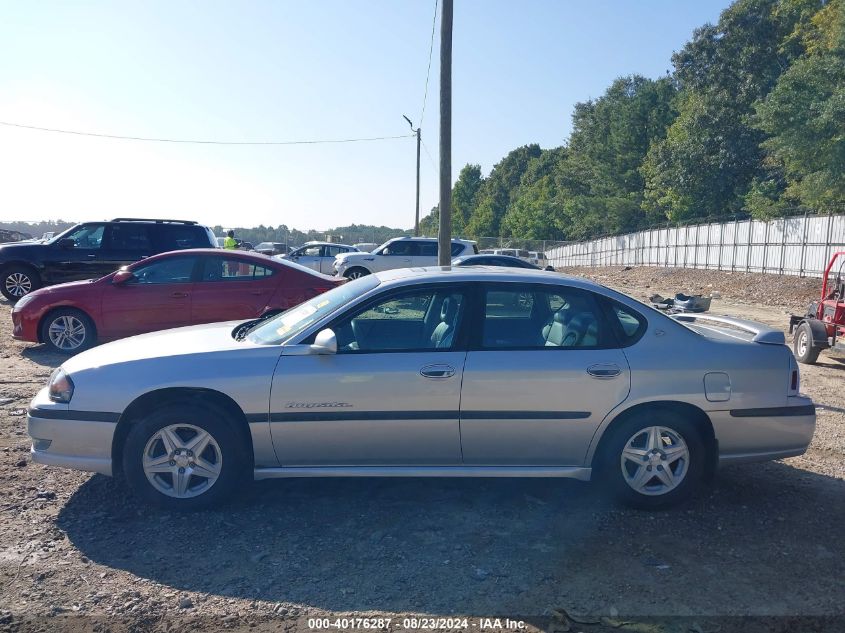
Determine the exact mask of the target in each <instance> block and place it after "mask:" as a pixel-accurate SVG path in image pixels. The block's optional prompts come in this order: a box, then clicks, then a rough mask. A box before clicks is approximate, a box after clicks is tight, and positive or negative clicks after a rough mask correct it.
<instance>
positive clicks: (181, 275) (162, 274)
mask: <svg viewBox="0 0 845 633" xmlns="http://www.w3.org/2000/svg"><path fill="white" fill-rule="evenodd" d="M196 261H197V259H196V257H168V258H167V259H162V260H159V261H155V262H150V263H149V264H146V265H144V266H139V267H138V268H134V269H133V270H132V274H133V275H134V277H133V278H132V279H131V280H130V281H129V283H131V284H139V285H149V284H178V283H189V282H190V281H191V276H192V274H193V271H194V264H196Z"/></svg>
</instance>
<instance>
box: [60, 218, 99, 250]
mask: <svg viewBox="0 0 845 633" xmlns="http://www.w3.org/2000/svg"><path fill="white" fill-rule="evenodd" d="M105 228H106V227H105V225H104V224H86V225H84V226H80V227H79V228H78V229H76V230H75V231H72V232H71V233H68V234H67V235H65V236H64V238H63V239H70V240H73V247H74V248H85V249H94V248H100V246H102V243H103V232H104V231H105Z"/></svg>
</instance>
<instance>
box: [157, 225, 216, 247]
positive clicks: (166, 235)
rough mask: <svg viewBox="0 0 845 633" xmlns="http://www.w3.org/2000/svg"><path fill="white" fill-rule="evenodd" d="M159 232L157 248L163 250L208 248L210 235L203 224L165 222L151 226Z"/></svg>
mask: <svg viewBox="0 0 845 633" xmlns="http://www.w3.org/2000/svg"><path fill="white" fill-rule="evenodd" d="M151 228H152V230H153V231H155V233H156V234H157V237H156V238H155V241H157V248H158V249H159V250H161V251H175V250H180V249H183V248H207V247H208V246H209V243H208V237H207V236H206V233H205V230H204V229H203V228H202V227H201V226H179V225H178V224H163V225H158V226H156V227H151Z"/></svg>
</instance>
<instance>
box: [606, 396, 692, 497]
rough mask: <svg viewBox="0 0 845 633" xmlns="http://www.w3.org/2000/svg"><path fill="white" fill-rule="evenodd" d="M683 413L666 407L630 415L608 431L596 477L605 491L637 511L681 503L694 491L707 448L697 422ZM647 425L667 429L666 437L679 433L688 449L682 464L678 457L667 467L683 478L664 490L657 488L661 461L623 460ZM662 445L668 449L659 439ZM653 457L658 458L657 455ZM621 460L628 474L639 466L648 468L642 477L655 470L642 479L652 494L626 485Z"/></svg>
mask: <svg viewBox="0 0 845 633" xmlns="http://www.w3.org/2000/svg"><path fill="white" fill-rule="evenodd" d="M682 415H683V414H681V413H679V412H674V411H670V410H665V409H656V410H652V411H644V412H642V413H640V414H636V415H633V416H631V417H630V418H628V419H627V420H625V421H623V422H622V423H620V424H619V425H618V426H617V427H616V428H614V429H612V430H611V435H610V436H608V438H607V441H606V442H604V443H603V448H602V454H601V455H600V456H599V457H600V462H599V473H598V476H599V479H600V481H601V482H602V483H603V484H604V485H605V487H606V488H607V489H608V491H609V492H610V493H611V494H612V495H613V496H614V497H615V498H616V499H617V500H619V501H620V502H621V503H623V504H625V505H627V506H629V507H632V508H636V509H639V510H659V509H663V508H669V507H671V506H676V505H678V504H681V503H683V502H684V501H687V500H688V499H689V498H691V497H692V496H693V495H694V494H695V492H696V490H697V489H698V487H699V486H700V484H701V481H702V479H703V477H704V474H705V470H706V468H705V467H706V461H707V455H706V453H707V447H706V445H705V442H704V440H703V439H702V435H701V431H700V430H699V428H698V427H697V426H696V424H695V423H694V422H693V421H691V420H689V419H685V418H683V417H681V416H682ZM650 427H661V428H662V429H665V430H666V431H668V433H667V435H666V437H670V436H671V434H674V435H676V436H679V437H680V439H681V440H683V442H684V443H685V444H686V448H687V455H688V457H687V458H686V459H685V460H684V463H683V464H682V463H681V460H680V459H679V460H677V461H675V462H673V463H671V465H670V466H669V468H670V471H671V473H670V474H672V476H673V477H675V476H681V477H682V479H681V481H680V483H678V484H676V485H675V487H674V488H671V489H669V490H667V491H666V492H663V493H660V492H659V488H660V487H665V484H664V483H663V482H662V481H661V480H660V479H659V478H658V477H659V473H658V471H659V470H660V468H666V466H664V465H662V464H663V463H662V462H660V461H657V462H656V463H657V465H655V466H645V463H647V462H646V458H645V457H643V462H644V463H643V464H642V465H639V466H638V465H637V464H635V463H632V462H631V461H629V460H626V461H625V462H623V450H624V449H626V447H627V445H628V442H629V440H631V439H634V438H637V437H638V434H641V435H640V436H641V437H642V434H645V439H647V438H648V436H647V429H649V428H650ZM661 437H664V436H663V435H661ZM661 446H662V447H665V448H666V449H669V448H671V445H669V446H665V445H664V444H663V443H662V442H661ZM679 446H680V445H679ZM656 457H657V458H658V459H659V454H658V455H657V456H656ZM623 463H624V464H625V466H624V468H625V469H626V471H625V472H627V474H628V476H629V477H632V475H634V476H635V474H637V473H639V472H640V471H639V469H640V468H646V469H647V471H644V473H643V474H644V476H645V477H649V474H648V473H651V472H653V473H654V474H653V475H650V477H649V479H646V480H645V482H644V485H645V484H647V485H648V487H649V488H650V492H651V494H646V493H643V492H640V491H638V490H635V489H634V488H633V487H632V485H629V484H628V482H627V481H626V479H625V473H624V472H623ZM682 466H683V469H682V468H681V467H682ZM632 471H633V472H632Z"/></svg>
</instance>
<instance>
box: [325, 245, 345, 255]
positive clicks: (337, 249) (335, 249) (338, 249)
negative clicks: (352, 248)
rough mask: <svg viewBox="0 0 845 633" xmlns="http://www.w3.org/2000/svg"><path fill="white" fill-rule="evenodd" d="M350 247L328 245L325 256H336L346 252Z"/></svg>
mask: <svg viewBox="0 0 845 633" xmlns="http://www.w3.org/2000/svg"><path fill="white" fill-rule="evenodd" d="M347 251H348V249H346V248H343V247H342V246H326V252H325V257H335V256H337V255H340V254H341V253H346V252H347Z"/></svg>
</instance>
